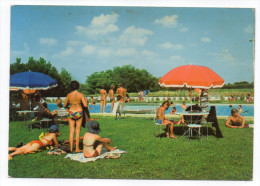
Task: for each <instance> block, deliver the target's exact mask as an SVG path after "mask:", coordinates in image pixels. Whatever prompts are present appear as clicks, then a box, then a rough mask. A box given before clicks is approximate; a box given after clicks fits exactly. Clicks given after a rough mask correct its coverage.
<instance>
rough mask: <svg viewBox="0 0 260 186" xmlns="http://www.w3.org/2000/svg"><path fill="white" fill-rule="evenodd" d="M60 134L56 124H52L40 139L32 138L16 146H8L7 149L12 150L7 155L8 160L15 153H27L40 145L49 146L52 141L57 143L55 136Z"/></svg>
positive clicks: (36, 149) (35, 149)
mask: <svg viewBox="0 0 260 186" xmlns="http://www.w3.org/2000/svg"><path fill="white" fill-rule="evenodd" d="M59 135H60V133H59V127H58V125H52V126H51V127H50V129H49V133H48V134H46V135H45V136H44V137H43V138H42V139H41V140H33V141H31V142H30V143H28V144H26V145H24V146H22V147H19V148H16V147H9V148H8V151H14V152H13V153H11V154H9V155H8V160H11V159H13V156H15V155H17V154H28V153H33V152H35V151H38V150H39V149H40V148H41V147H46V146H51V145H52V144H53V142H54V145H56V146H57V145H58V140H57V137H58V136H59Z"/></svg>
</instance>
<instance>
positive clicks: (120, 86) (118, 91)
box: [116, 83, 126, 102]
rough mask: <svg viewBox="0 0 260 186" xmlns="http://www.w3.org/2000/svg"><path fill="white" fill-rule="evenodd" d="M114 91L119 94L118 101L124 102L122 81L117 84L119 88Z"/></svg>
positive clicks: (124, 93)
mask: <svg viewBox="0 0 260 186" xmlns="http://www.w3.org/2000/svg"><path fill="white" fill-rule="evenodd" d="M116 93H117V94H118V96H120V97H121V98H120V100H117V101H120V102H124V101H125V95H126V89H124V88H123V85H122V83H121V84H120V85H119V88H118V89H117V90H116Z"/></svg>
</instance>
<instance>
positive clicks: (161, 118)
mask: <svg viewBox="0 0 260 186" xmlns="http://www.w3.org/2000/svg"><path fill="white" fill-rule="evenodd" d="M169 105H170V103H169V102H168V101H164V102H163V103H162V105H161V106H160V107H159V108H158V109H157V112H156V118H157V123H160V124H162V125H165V126H167V125H168V127H170V134H169V133H168V132H167V133H166V136H169V135H170V136H169V137H170V138H172V139H175V138H176V137H175V136H174V134H173V122H171V121H170V120H168V119H167V118H165V110H167V109H168V108H169Z"/></svg>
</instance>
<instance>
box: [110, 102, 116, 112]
mask: <svg viewBox="0 0 260 186" xmlns="http://www.w3.org/2000/svg"><path fill="white" fill-rule="evenodd" d="M114 103H115V101H114V100H113V101H111V113H112V112H113V108H114Z"/></svg>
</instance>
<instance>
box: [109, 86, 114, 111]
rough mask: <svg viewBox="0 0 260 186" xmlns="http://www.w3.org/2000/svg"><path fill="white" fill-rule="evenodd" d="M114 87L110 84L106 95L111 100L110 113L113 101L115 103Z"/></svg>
mask: <svg viewBox="0 0 260 186" xmlns="http://www.w3.org/2000/svg"><path fill="white" fill-rule="evenodd" d="M114 88H115V86H114V85H111V87H110V90H109V92H108V95H109V97H110V101H111V113H112V112H113V108H114V103H115V96H114Z"/></svg>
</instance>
